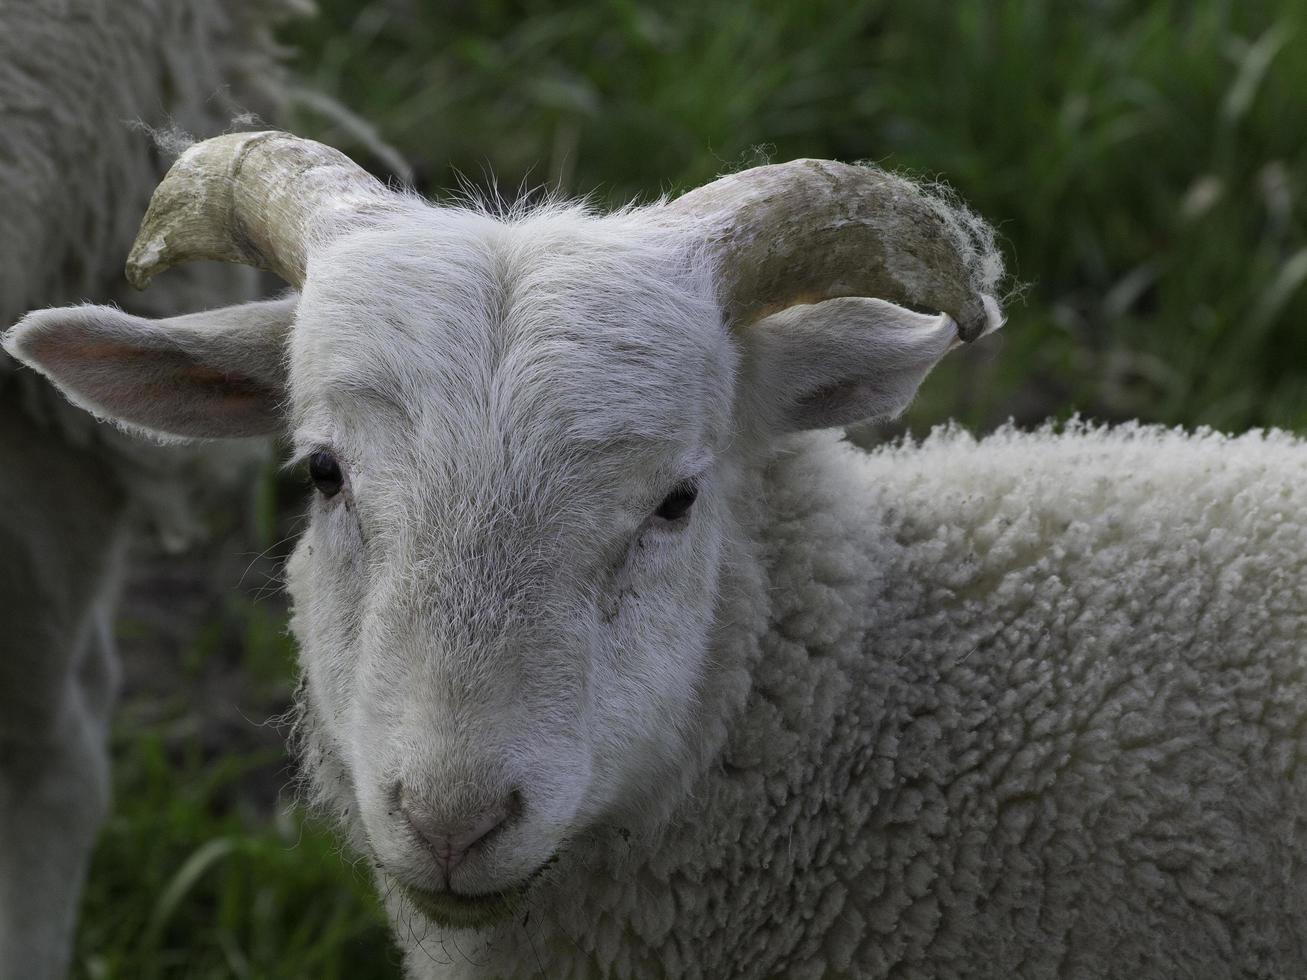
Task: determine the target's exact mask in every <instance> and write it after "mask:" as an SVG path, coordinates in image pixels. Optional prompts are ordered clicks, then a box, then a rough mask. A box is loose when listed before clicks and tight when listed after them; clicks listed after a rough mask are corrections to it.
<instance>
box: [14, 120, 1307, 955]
mask: <svg viewBox="0 0 1307 980" xmlns="http://www.w3.org/2000/svg"><path fill="white" fill-rule="evenodd" d="M197 257H210V258H221V259H225V260H228V261H236V262H242V263H246V264H251V265H255V266H258V267H261V268H265V269H270V270H272V271H275V272H277V273H278V274H279V275H280V276H282V277H283V278H284V279H285V280H286V281H287V282H288V283H290V284H291V285H292V286H294V287H295V288H296V289H297V290H298V291H299V292H298V297H297V298H296V297H289V298H287V299H284V300H281V301H278V302H273V303H260V304H251V305H245V306H236V307H229V308H226V309H223V310H217V311H210V312H209V313H204V314H192V315H189V316H183V317H178V318H172V319H165V320H161V321H154V320H148V319H145V318H142V317H137V316H131V315H128V314H125V313H122V312H120V311H118V310H115V309H112V308H106V307H87V306H83V307H72V308H63V309H48V310H41V311H37V312H34V313H31V314H29V315H28V316H27V317H26V318H24V319H23V320H22V321H21V322H20V323H19V324H18V325H17V326H15V327H14V328H12V329H11V330H10V331H9V332H8V333H7V334H6V335H5V337H4V340H3V343H4V346H5V349H7V350H8V351H10V352H11V353H12V354H14V355H15V356H16V357H18V358H19V359H20V360H22V361H24V362H25V363H27V364H29V365H31V366H32V367H33V368H35V369H36V370H37V371H38V372H40V373H42V374H44V375H45V376H46V377H48V378H49V379H50V380H51V381H53V382H54V384H55V385H57V386H58V387H59V388H60V389H61V390H62V391H63V392H64V393H65V394H66V395H67V396H68V397H69V398H70V399H71V400H72V401H73V402H74V403H76V404H78V405H80V406H81V407H83V408H85V409H87V410H89V411H91V412H93V413H95V414H97V415H100V416H102V417H106V418H109V419H112V420H114V421H116V422H117V423H119V424H120V425H122V426H124V427H125V428H127V429H130V430H134V431H138V432H146V433H152V434H155V435H164V436H168V437H175V438H192V439H194V438H205V437H212V436H224V437H230V436H248V435H253V434H257V433H262V432H268V431H281V430H284V431H286V432H288V433H289V434H290V436H291V438H292V441H293V445H294V447H295V458H297V459H302V460H304V461H306V463H307V468H308V473H309V476H310V478H311V480H312V482H313V484H314V487H315V490H314V494H313V501H312V503H311V505H310V512H309V522H308V527H307V529H306V530H305V532H304V534H303V536H302V538H301V540H300V541H299V543H298V545H297V547H296V549H295V552H294V554H293V556H292V558H291V560H290V563H289V565H288V568H287V583H288V588H289V591H290V593H291V596H292V599H293V621H292V628H293V631H294V633H295V636H296V638H297V641H298V644H299V649H300V657H301V666H302V686H301V694H300V718H299V722H298V726H297V743H298V744H297V747H298V751H299V752H300V755H301V757H302V760H303V762H304V765H305V768H306V772H307V778H308V779H309V781H310V783H311V787H312V795H313V798H314V801H315V803H316V805H317V806H319V807H320V808H321V809H322V810H323V811H324V812H327V813H329V814H331V815H332V816H333V817H334V818H335V819H337V820H339V822H340V826H341V828H342V831H343V833H344V834H345V835H346V837H347V839H348V841H349V842H350V844H351V845H352V846H353V847H354V848H355V849H356V850H357V851H358V853H359V854H360V855H361V856H363V857H365V858H366V859H367V860H368V861H369V862H370V863H371V865H372V866H373V869H374V872H375V877H376V881H377V885H378V888H379V890H380V891H381V893H382V895H383V896H384V898H385V902H386V906H387V908H388V911H389V913H390V915H391V916H392V918H393V921H394V925H395V935H396V938H397V940H398V942H399V943H400V944H401V946H402V947H403V948H404V950H405V962H406V969H407V972H408V975H409V976H410V977H413V978H418V980H422V978H427V980H430V978H436V977H441V978H447V977H492V976H494V977H499V976H524V977H525V976H548V977H587V976H625V977H661V976H676V977H703V978H723V977H777V976H785V977H800V978H802V977H839V976H849V977H909V978H910V977H921V978H935V977H938V978H949V977H993V978H1000V977H1002V978H1007V977H1046V976H1054V975H1056V976H1067V977H1140V976H1146V977H1161V976H1167V977H1170V976H1177V977H1179V976H1201V977H1204V978H1207V977H1213V978H1216V977H1295V976H1303V975H1307V948H1304V947H1305V945H1307V939H1305V938H1304V937H1305V936H1307V933H1305V932H1304V930H1303V929H1302V924H1303V921H1304V914H1305V913H1307V871H1305V869H1304V856H1307V836H1305V835H1307V820H1305V819H1304V817H1303V813H1304V812H1307V808H1305V807H1304V803H1307V774H1305V773H1304V772H1303V769H1302V767H1300V766H1299V759H1300V758H1301V757H1302V756H1303V751H1304V748H1305V746H1304V738H1305V737H1307V736H1305V735H1304V732H1305V731H1307V724H1304V714H1303V707H1302V706H1303V705H1304V704H1307V671H1305V670H1304V663H1303V644H1304V640H1305V639H1307V622H1305V619H1307V584H1305V583H1307V575H1304V571H1307V569H1305V568H1304V558H1303V557H1302V556H1304V555H1307V525H1304V523H1303V521H1302V519H1301V515H1302V513H1303V512H1304V507H1305V506H1307V446H1305V445H1304V443H1303V442H1302V441H1301V440H1299V439H1297V438H1294V437H1293V436H1291V435H1288V434H1284V433H1278V432H1271V433H1250V434H1246V435H1243V436H1239V437H1227V436H1221V435H1218V434H1215V433H1211V432H1198V433H1193V434H1187V433H1184V432H1181V431H1168V430H1163V429H1159V428H1155V427H1148V426H1139V425H1129V426H1122V427H1118V428H1115V429H1109V428H1096V427H1094V426H1091V425H1088V424H1084V423H1079V422H1073V423H1069V424H1067V425H1065V426H1063V427H1061V429H1058V428H1055V427H1051V426H1050V427H1046V428H1045V429H1043V430H1041V431H1037V432H1033V433H1022V432H1018V431H1015V430H1013V429H1005V430H1002V431H1000V432H998V433H996V434H994V435H991V436H989V437H987V438H984V439H980V440H976V439H973V438H972V437H970V436H968V435H966V434H965V433H963V432H961V431H959V430H957V429H951V428H946V429H942V430H938V431H937V432H935V433H934V434H932V435H931V436H930V437H929V438H928V439H926V440H925V441H924V442H922V443H920V444H917V443H912V442H903V443H899V444H895V445H893V446H890V447H886V448H882V449H879V450H877V451H875V452H873V453H870V454H867V453H864V452H862V451H860V450H858V449H856V448H854V447H852V446H850V445H848V444H847V443H845V442H843V441H842V440H841V438H840V435H839V432H838V430H837V429H835V427H838V426H841V425H843V424H845V423H848V422H851V421H854V420H858V419H863V418H866V417H870V416H881V415H892V414H894V413H895V412H897V411H899V410H901V409H902V407H903V406H904V405H905V404H906V403H907V401H908V400H909V399H910V398H911V397H912V395H913V393H914V391H915V389H916V387H917V385H918V384H919V383H920V381H921V380H922V378H923V377H924V376H925V374H926V373H927V372H928V371H929V370H930V368H931V366H932V365H933V364H934V363H935V362H936V361H938V360H939V358H940V357H942V356H943V355H944V354H945V353H946V352H948V351H949V350H950V349H952V348H954V347H956V346H957V345H958V344H959V343H964V342H970V341H974V340H976V339H977V338H979V337H981V336H984V335H986V334H988V333H990V332H992V331H993V330H994V329H996V328H997V327H998V326H999V325H1000V324H1001V321H1002V316H1001V312H1000V309H999V304H998V302H997V301H996V295H997V290H998V284H999V282H1000V281H1001V276H1002V263H1001V261H1000V259H999V258H998V255H997V253H996V252H995V250H994V246H993V240H992V237H991V236H990V233H989V231H988V229H987V227H986V226H985V225H984V224H983V223H982V222H981V221H980V220H979V219H977V218H975V217H974V216H972V215H971V214H970V213H969V212H967V211H966V210H965V209H963V208H962V207H961V206H960V205H957V204H955V203H953V202H951V201H950V200H947V199H945V198H942V197H940V196H938V195H936V194H933V193H930V192H927V191H925V190H923V189H921V188H919V187H916V186H914V185H913V184H911V183H910V182H908V181H906V180H903V179H901V178H897V177H893V176H891V175H888V174H886V173H884V172H881V171H879V170H876V169H874V168H864V167H851V166H844V165H840V164H835V163H832V162H829V161H795V162H791V163H788V164H781V165H774V166H765V167H760V168H755V169H753V170H748V171H745V172H742V173H738V174H734V175H731V176H727V177H724V178H721V179H720V180H718V181H716V182H714V183H711V184H709V185H707V186H705V187H702V188H699V189H698V190H695V191H691V192H690V193H688V194H685V195H683V196H681V197H679V198H676V199H674V200H669V201H660V202H657V203H655V204H652V205H648V206H645V207H642V208H629V209H625V210H621V211H618V212H615V213H613V214H608V215H599V214H594V213H591V212H589V211H587V210H585V209H583V208H580V207H573V206H565V205H557V204H555V205H550V206H546V207H544V208H542V209H537V210H527V211H523V212H521V213H514V214H509V215H507V216H496V215H493V214H490V213H486V212H484V211H478V210H476V209H468V208H463V209H450V208H440V207H434V206H431V205H429V204H427V203H425V202H423V201H421V200H420V199H418V198H416V197H413V196H407V195H402V194H397V193H392V192H390V191H388V190H387V189H385V188H384V187H382V186H381V185H379V184H377V183H376V182H375V181H373V180H371V178H369V177H367V176H366V175H365V174H363V173H362V172H361V171H360V170H359V169H358V168H356V167H355V166H354V165H353V164H352V163H351V162H350V161H349V160H348V159H347V158H345V157H344V156H342V155H340V154H338V153H336V152H335V151H332V150H330V149H328V148H327V147H324V146H321V145H319V144H314V143H311V142H309V141H305V140H301V139H297V138H294V137H290V136H287V135H285V134H278V133H263V134H258V135H248V134H245V135H240V136H231V137H220V138H218V139H215V140H210V141H206V142H205V143H201V144H198V145H197V146H195V147H193V148H192V149H191V150H189V151H188V152H187V153H186V154H185V155H184V156H182V158H181V159H180V160H179V161H178V163H177V164H176V165H175V167H174V168H173V170H172V171H171V172H170V174H169V176H168V177H167V178H166V179H165V180H164V182H163V184H162V185H161V186H160V188H159V190H158V191H157V192H156V194H155V197H154V199H153V201H152V203H151V206H150V209H149V211H148V212H147V214H146V217H145V220H144V223H143V225H142V229H141V232H140V235H139V236H138V238H137V241H136V244H135V246H134V247H133V249H132V252H131V254H130V255H129V257H128V275H129V278H131V279H132V280H133V281H134V282H135V283H137V284H138V285H144V284H146V283H147V282H148V281H149V279H150V278H151V277H152V276H153V275H154V274H155V273H157V272H159V271H161V270H162V269H165V268H167V267H168V266H170V265H173V264H175V263H180V262H183V261H186V260H189V259H193V258H197ZM908 307H915V308H917V309H928V310H938V311H942V312H941V313H939V314H938V315H934V314H930V313H920V312H914V311H913V310H912V309H909V308H908Z"/></svg>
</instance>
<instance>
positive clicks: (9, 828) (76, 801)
mask: <svg viewBox="0 0 1307 980" xmlns="http://www.w3.org/2000/svg"><path fill="white" fill-rule="evenodd" d="M296 6H297V4H296V3H294V2H292V0H266V2H264V0H234V2H227V3H223V4H216V3H210V2H209V0H169V2H165V0H130V2H129V0H115V2H108V0H42V2H40V3H30V2H24V0H18V2H16V3H13V2H11V3H4V4H0V134H3V135H2V136H0V200H2V201H3V204H2V205H0V243H2V244H0V324H3V325H8V324H11V323H13V322H14V320H16V319H17V318H18V317H19V316H20V315H21V314H22V313H23V312H25V311H26V310H28V309H31V308H32V307H33V306H44V305H51V304H57V303H67V302H73V301H77V300H80V299H84V298H95V299H97V300H100V301H110V300H112V301H116V302H119V303H121V304H122V305H123V306H124V308H126V309H129V310H132V311H133V312H136V313H140V314H149V315H166V314H169V313H178V312H182V311H184V310H187V309H195V308H203V307H205V306H211V305H216V304H219V303H230V302H235V301H242V300H247V299H254V298H255V297H256V296H258V295H259V294H260V292H261V290H260V288H259V283H258V276H257V274H256V273H254V272H253V271H252V270H250V269H242V268H236V267H232V266H218V265H211V266H209V267H206V268H200V267H194V268H192V269H189V270H186V274H185V275H181V276H178V277H176V278H174V279H172V280H171V281H170V282H168V283H166V284H165V285H164V288H162V289H161V290H159V291H158V293H157V295H155V294H151V295H148V296H144V297H141V298H136V297H135V296H132V295H128V294H129V293H131V292H132V291H130V290H128V289H127V284H126V282H125V281H124V280H123V278H122V273H121V268H120V258H119V256H120V254H121V253H122V251H124V250H125V249H126V248H127V246H128V245H129V244H130V242H131V239H132V234H133V232H134V230H135V225H136V222H137V218H138V217H139V215H140V211H141V209H142V208H144V206H145V204H146V203H147V202H148V200H149V196H150V193H151V191H152V190H153V189H154V187H155V185H156V184H157V182H158V179H159V176H160V175H161V174H162V173H163V171H164V169H166V165H167V164H166V162H164V161H163V160H162V159H161V154H160V152H159V151H158V150H156V149H155V144H154V141H153V140H152V139H151V138H150V135H149V134H147V133H145V132H142V131H140V130H141V129H142V128H143V127H153V128H155V129H157V130H159V131H161V132H162V131H164V130H171V129H173V128H182V129H185V130H187V131H190V132H197V133H213V132H222V131H224V130H226V129H228V128H229V127H230V126H231V124H232V119H233V117H236V116H239V115H241V114H243V113H245V112H246V111H248V110H250V109H254V110H257V111H259V112H261V113H267V114H271V115H276V114H278V113H279V112H280V109H281V106H282V104H283V102H284V100H285V98H286V97H287V96H288V94H289V92H290V88H289V85H288V84H287V79H286V76H285V72H284V71H283V70H282V68H281V65H280V56H279V55H278V52H277V47H276V45H274V43H273V42H272V40H271V38H270V36H269V33H268V32H269V29H270V27H271V26H272V24H273V23H274V22H275V21H277V20H280V19H283V18H284V17H286V16H288V15H290V14H292V13H294V12H295V8H296ZM164 142H166V140H165V141H164ZM212 455H213V453H212V452H211V451H210V452H208V453H205V454H203V455H202V456H198V457H197V456H196V455H195V454H194V453H190V454H183V453H182V452H180V451H179V450H177V449H172V450H168V451H164V450H161V449H159V447H157V446H154V445H149V444H146V443H143V442H141V441H140V440H136V439H131V438H128V437H126V436H124V435H123V434H122V433H120V432H118V431H117V430H116V429H114V428H113V427H112V426H108V425H98V424H95V423H94V421H93V420H92V419H90V418H89V417H87V416H86V415H85V414H84V413H81V412H76V411H74V410H71V409H70V407H69V406H68V405H67V403H66V402H65V401H64V399H63V398H61V397H60V396H59V395H58V394H57V393H55V392H54V391H53V390H52V389H51V388H50V387H49V386H48V385H46V384H45V383H44V382H43V381H41V380H40V379H39V378H38V377H37V376H35V375H33V374H32V373H31V372H27V371H23V372H20V371H18V370H17V366H16V364H15V363H14V362H13V361H12V360H10V359H9V358H8V357H6V356H4V355H3V354H0V469H3V472H4V478H3V479H2V480H0V622H2V623H3V629H2V630H0V632H2V633H3V637H0V977H6V978H9V977H13V978H23V980H45V978H54V977H59V976H62V975H64V973H65V971H66V969H67V963H68V953H69V950H70V948H71V938H72V930H73V926H74V921H75V916H76V910H77V904H78V894H79V892H80V887H81V885H80V883H81V880H82V878H83V876H84V874H85V870H86V864H87V860H88V857H89V854H90V849H91V846H92V844H93V842H94V839H95V836H96V833H97V830H98V828H99V826H100V824H101V822H102V820H103V818H104V815H105V813H106V810H107V807H108V796H109V768H108V759H107V754H106V745H105V742H106V738H105V735H106V732H105V729H106V726H107V724H108V717H109V712H110V709H111V705H112V702H113V698H114V687H115V677H116V673H117V668H116V658H115V654H114V651H113V644H112V630H111V625H112V618H113V610H114V606H115V602H116V596H117V593H118V591H119V589H120V586H121V582H122V578H123V569H124V565H125V558H124V554H125V551H126V550H127V547H128V545H129V544H130V542H131V541H132V540H133V539H135V538H139V537H140V535H141V532H142V530H143V528H144V526H145V525H147V524H153V525H154V526H156V527H157V528H158V529H159V530H160V531H161V532H162V533H163V534H164V536H165V540H166V541H168V542H169V543H175V542H179V541H180V540H181V539H184V538H186V537H188V536H190V534H191V532H192V531H193V530H194V525H195V518H194V517H193V512H192V510H191V507H190V505H191V502H192V498H193V497H194V495H195V494H196V492H197V488H198V487H200V486H202V485H204V484H205V483H206V482H208V481H209V479H210V478H212V477H213V476H214V475H215V474H220V473H221V472H222V469H221V468H220V467H219V466H216V465H212V464H211V462H210V461H209V457H211V456H212ZM226 455H227V456H228V457H230V455H231V453H230V452H228V453H227V454H226ZM241 455H243V456H246V457H249V456H252V455H255V454H252V453H250V452H244V453H242V454H241Z"/></svg>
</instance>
